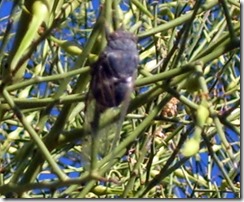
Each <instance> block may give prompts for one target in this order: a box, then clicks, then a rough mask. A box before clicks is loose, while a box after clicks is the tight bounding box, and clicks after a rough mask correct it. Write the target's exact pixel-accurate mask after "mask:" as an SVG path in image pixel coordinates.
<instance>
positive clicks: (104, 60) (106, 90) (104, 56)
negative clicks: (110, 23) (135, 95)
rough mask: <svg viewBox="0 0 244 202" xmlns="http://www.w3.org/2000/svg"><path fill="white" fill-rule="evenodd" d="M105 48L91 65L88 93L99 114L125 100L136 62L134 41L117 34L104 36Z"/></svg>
mask: <svg viewBox="0 0 244 202" xmlns="http://www.w3.org/2000/svg"><path fill="white" fill-rule="evenodd" d="M107 41H108V44H107V47H106V48H105V50H104V51H103V52H102V53H101V54H100V56H99V58H98V60H97V62H95V63H94V64H93V65H92V80H91V91H92V94H93V96H94V98H95V99H96V102H97V104H98V106H99V108H100V109H101V111H103V110H105V109H107V108H110V107H116V106H119V105H120V104H121V102H122V101H123V100H124V99H125V98H126V96H128V94H129V93H130V92H131V90H132V88H133V84H134V79H135V76H136V73H137V66H138V62H139V57H138V51H137V44H136V41H137V40H136V37H135V36H134V35H133V34H131V33H129V32H126V31H123V30H121V29H120V30H117V31H116V32H113V33H111V34H109V35H108V36H107Z"/></svg>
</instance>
